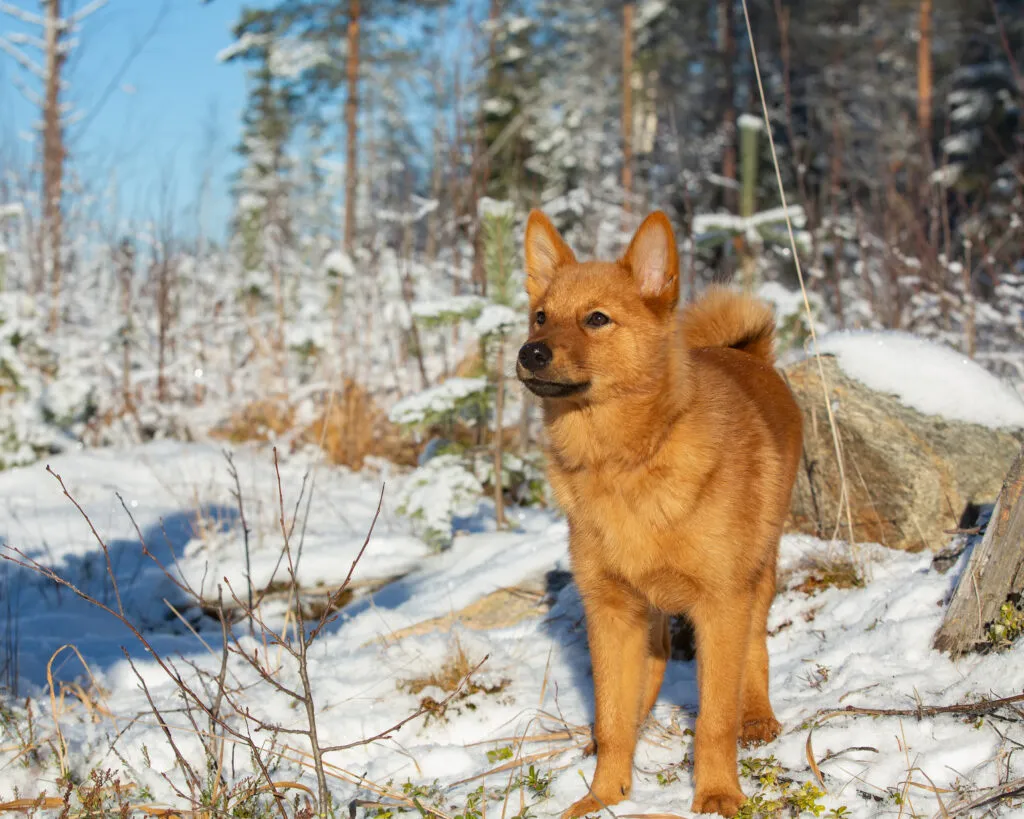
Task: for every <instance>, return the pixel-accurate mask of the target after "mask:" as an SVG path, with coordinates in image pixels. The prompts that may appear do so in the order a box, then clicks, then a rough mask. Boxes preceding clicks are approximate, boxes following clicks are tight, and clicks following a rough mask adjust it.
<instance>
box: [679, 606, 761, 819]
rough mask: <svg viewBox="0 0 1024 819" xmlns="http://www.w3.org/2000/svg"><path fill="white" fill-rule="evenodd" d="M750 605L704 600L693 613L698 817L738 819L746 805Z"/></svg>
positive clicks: (695, 804) (696, 804)
mask: <svg viewBox="0 0 1024 819" xmlns="http://www.w3.org/2000/svg"><path fill="white" fill-rule="evenodd" d="M752 604H753V601H752V600H750V599H747V597H746V596H734V597H732V598H720V599H717V600H704V601H702V602H701V604H700V605H699V606H696V607H695V608H694V609H693V610H692V612H691V616H692V619H693V624H694V629H695V631H696V636H697V687H698V691H699V695H700V711H699V713H698V715H697V732H696V736H695V737H694V791H695V794H694V797H693V806H692V810H693V811H694V812H695V813H719V814H721V815H722V816H734V815H735V814H736V812H737V811H738V810H739V808H740V806H741V805H742V804H743V803H744V802H745V801H746V797H745V796H744V795H743V791H742V790H741V789H740V782H739V776H738V775H737V772H736V741H737V739H738V737H739V729H740V712H739V709H740V691H741V686H742V683H743V667H744V663H745V662H746V658H747V643H748V641H749V636H750V610H751V607H752Z"/></svg>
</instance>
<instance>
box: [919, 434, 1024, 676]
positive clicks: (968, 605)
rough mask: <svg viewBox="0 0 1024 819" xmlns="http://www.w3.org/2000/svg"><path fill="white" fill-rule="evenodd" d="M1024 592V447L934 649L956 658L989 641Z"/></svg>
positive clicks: (958, 589) (1010, 473) (936, 637)
mask: <svg viewBox="0 0 1024 819" xmlns="http://www.w3.org/2000/svg"><path fill="white" fill-rule="evenodd" d="M1022 593H1024V447H1022V448H1021V451H1020V452H1019V453H1018V455H1017V458H1016V460H1014V462H1013V465H1012V466H1011V467H1010V471H1009V472H1008V473H1007V475H1006V480H1005V481H1003V490H1002V492H1000V493H999V500H997V501H996V505H995V508H994V509H993V510H992V518H991V519H990V520H989V522H988V527H987V528H986V529H985V536H984V537H983V538H982V540H981V543H980V544H978V545H977V546H975V547H974V551H973V552H971V557H970V560H969V561H968V563H967V567H966V568H965V569H964V573H963V576H962V577H961V578H960V581H959V583H958V584H957V587H956V591H954V592H953V597H952V599H951V600H950V601H949V609H948V610H947V611H946V617H945V619H944V620H943V622H942V626H941V627H940V628H939V631H938V633H937V634H936V635H935V643H934V645H935V648H937V649H938V650H939V651H948V652H949V653H950V654H951V655H952V656H953V657H954V658H956V657H959V656H960V655H962V654H964V653H966V652H968V651H971V650H972V649H974V648H975V647H976V646H978V645H979V644H984V643H985V642H986V636H987V634H986V632H987V629H988V625H989V624H990V623H992V622H993V621H994V620H998V618H999V613H1000V609H1001V608H1002V606H1003V604H1004V603H1006V602H1007V598H1009V597H1010V596H1011V595H1020V594H1022Z"/></svg>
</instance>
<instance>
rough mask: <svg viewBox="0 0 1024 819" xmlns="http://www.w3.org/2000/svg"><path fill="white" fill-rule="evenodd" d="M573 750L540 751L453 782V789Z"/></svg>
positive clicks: (570, 748) (569, 748)
mask: <svg viewBox="0 0 1024 819" xmlns="http://www.w3.org/2000/svg"><path fill="white" fill-rule="evenodd" d="M571 750H573V748H572V747H568V748H554V749H553V750H550V751H538V752H537V753H535V754H528V755H527V756H522V757H518V758H516V759H510V760H509V761H508V762H504V763H502V764H501V765H498V766H497V767H496V768H490V769H489V770H486V771H484V772H483V773H478V774H474V775H473V776H467V777H466V778H465V779H460V780H459V781H458V782H452V787H453V788H454V787H456V786H457V785H465V784H466V783H467V782H475V781H476V780H478V779H486V778H487V777H488V776H493V775H494V774H499V773H504V772H505V771H508V770H511V769H513V768H522V767H523V766H524V765H530V764H532V763H534V762H540V761H542V760H545V759H550V758H551V757H553V756H558V755H559V754H564V753H565V752H566V751H571Z"/></svg>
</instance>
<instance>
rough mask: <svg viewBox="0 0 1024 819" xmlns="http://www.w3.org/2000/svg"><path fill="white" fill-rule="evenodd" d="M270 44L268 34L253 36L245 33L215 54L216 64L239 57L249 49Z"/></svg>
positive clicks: (249, 32) (270, 40)
mask: <svg viewBox="0 0 1024 819" xmlns="http://www.w3.org/2000/svg"><path fill="white" fill-rule="evenodd" d="M271 42H272V39H271V37H270V35H268V34H254V33H253V32H251V31H247V32H246V33H245V34H243V35H242V36H241V37H239V38H238V40H236V41H235V42H233V43H232V44H231V45H229V46H228V47H227V48H224V49H221V50H220V51H219V52H217V62H219V63H226V62H228V61H229V60H233V59H234V58H235V57H240V56H242V55H243V54H245V52H246V51H248V50H249V49H251V48H263V47H265V46H267V45H269V44H270V43H271Z"/></svg>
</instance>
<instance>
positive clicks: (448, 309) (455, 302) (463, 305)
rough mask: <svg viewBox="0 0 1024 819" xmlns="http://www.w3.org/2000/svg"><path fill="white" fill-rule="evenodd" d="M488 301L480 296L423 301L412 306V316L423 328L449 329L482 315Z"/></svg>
mask: <svg viewBox="0 0 1024 819" xmlns="http://www.w3.org/2000/svg"><path fill="white" fill-rule="evenodd" d="M486 306H487V300H486V299H484V298H481V297H480V296H451V297H449V298H447V299H439V300H437V301H421V302H417V303H416V304H414V305H413V306H412V315H413V317H414V318H415V319H416V321H417V322H418V323H419V324H420V326H422V327H429V328H435V327H447V326H450V325H452V324H457V323H459V322H460V321H464V320H466V319H475V318H476V317H477V316H479V315H480V313H481V311H482V310H483V309H484V307H486Z"/></svg>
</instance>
